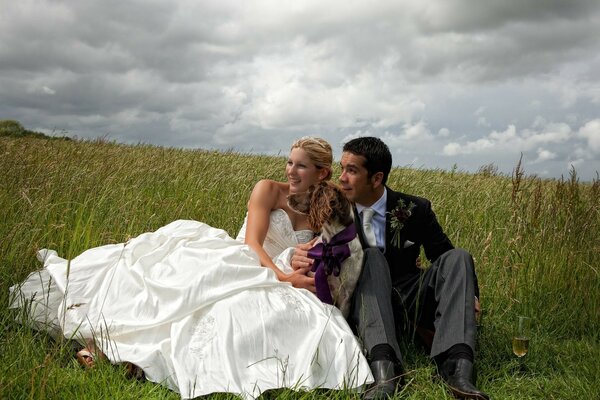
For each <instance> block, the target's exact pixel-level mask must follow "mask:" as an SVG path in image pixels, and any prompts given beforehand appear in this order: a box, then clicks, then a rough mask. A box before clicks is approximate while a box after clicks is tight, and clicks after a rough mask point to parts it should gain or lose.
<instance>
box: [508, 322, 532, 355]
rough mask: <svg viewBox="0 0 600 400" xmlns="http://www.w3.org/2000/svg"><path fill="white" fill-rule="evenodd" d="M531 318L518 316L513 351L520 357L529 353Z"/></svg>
mask: <svg viewBox="0 0 600 400" xmlns="http://www.w3.org/2000/svg"><path fill="white" fill-rule="evenodd" d="M530 331H531V318H529V317H523V316H519V317H517V325H516V327H515V333H514V335H513V340H512V349H513V353H515V355H516V356H517V357H519V358H521V357H523V356H524V355H525V354H527V351H528V350H529V338H530V336H531V332H530Z"/></svg>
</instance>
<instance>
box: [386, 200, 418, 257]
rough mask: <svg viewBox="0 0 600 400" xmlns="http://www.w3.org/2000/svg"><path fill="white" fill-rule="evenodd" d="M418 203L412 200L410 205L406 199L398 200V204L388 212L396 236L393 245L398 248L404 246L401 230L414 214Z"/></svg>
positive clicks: (393, 237) (393, 238)
mask: <svg viewBox="0 0 600 400" xmlns="http://www.w3.org/2000/svg"><path fill="white" fill-rule="evenodd" d="M416 206H417V205H416V204H415V203H413V202H412V201H411V202H410V203H408V205H406V204H404V200H402V199H400V200H398V205H397V206H396V207H395V208H393V209H392V211H388V212H387V214H389V215H390V227H391V228H392V232H393V233H394V236H392V245H394V246H396V247H397V248H399V249H400V248H402V243H400V231H401V230H402V228H403V227H404V223H405V222H406V220H407V219H408V218H409V217H410V216H411V215H412V210H413V209H414V208H415V207H416Z"/></svg>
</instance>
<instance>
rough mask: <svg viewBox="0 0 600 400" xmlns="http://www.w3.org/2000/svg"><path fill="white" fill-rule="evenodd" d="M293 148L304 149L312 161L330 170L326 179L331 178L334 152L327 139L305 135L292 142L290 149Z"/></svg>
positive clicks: (319, 166) (317, 165)
mask: <svg viewBox="0 0 600 400" xmlns="http://www.w3.org/2000/svg"><path fill="white" fill-rule="evenodd" d="M293 149H302V150H304V151H305V152H306V155H307V156H308V158H310V161H312V162H313V163H314V164H315V166H316V167H317V168H319V169H321V168H325V169H327V170H328V171H329V173H328V174H327V176H326V177H325V180H329V179H331V174H332V168H331V166H332V164H333V152H332V151H331V145H330V144H329V143H327V141H326V140H324V139H321V138H318V137H312V136H304V137H301V138H300V139H298V140H296V141H295V142H294V143H293V144H292V148H291V149H290V150H293Z"/></svg>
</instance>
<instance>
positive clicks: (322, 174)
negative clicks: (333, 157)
mask: <svg viewBox="0 0 600 400" xmlns="http://www.w3.org/2000/svg"><path fill="white" fill-rule="evenodd" d="M331 175H332V171H331V168H327V167H321V168H319V180H320V181H321V182H324V181H328V180H329V179H331Z"/></svg>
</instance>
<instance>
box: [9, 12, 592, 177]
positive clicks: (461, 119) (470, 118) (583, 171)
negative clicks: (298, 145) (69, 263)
mask: <svg viewBox="0 0 600 400" xmlns="http://www.w3.org/2000/svg"><path fill="white" fill-rule="evenodd" d="M599 35H600V2H599V1H597V0H587V1H586V0H563V1H559V0H472V1H470V0H439V1H432V0H428V1H423V0H414V1H413V0H404V1H367V0H361V1H353V0H339V1H326V0H314V1H312V0H311V1H300V0H298V1H279V0H271V1H254V0H252V1H242V0H238V1H227V0H216V1H200V0H143V1H142V0H139V1H133V0H127V1H121V0H119V1H117V0H96V1H86V0H77V1H73V0H69V1H59V0H47V1H43V0H37V1H35V0H18V1H16V0H0V119H16V120H18V121H20V122H21V123H22V124H23V125H24V126H25V127H26V128H27V129H31V130H37V131H41V132H46V133H50V132H52V131H54V132H56V133H62V132H66V133H67V134H68V135H69V136H77V137H80V138H92V137H99V136H103V137H107V138H109V139H112V140H116V141H118V142H124V143H138V142H143V143H150V144H156V145H166V146H173V147H186V148H189V147H202V148H208V149H234V150H238V151H242V152H256V153H268V154H278V153H280V154H287V151H288V149H289V145H290V143H291V142H292V141H293V140H294V139H295V138H297V137H300V136H303V135H317V136H322V137H324V138H326V139H328V140H329V141H330V142H331V144H332V146H333V147H334V148H335V149H336V159H339V155H340V150H339V149H340V148H341V146H342V144H343V143H344V142H345V141H347V140H348V139H350V138H353V137H357V136H364V135H372V136H378V137H381V138H382V139H384V141H386V142H387V143H388V145H389V146H390V149H391V150H392V154H393V157H394V164H395V165H398V166H413V167H416V168H427V169H431V168H441V169H450V168H452V166H453V165H454V164H456V166H457V168H458V169H459V170H462V171H472V172H475V171H477V170H478V169H479V167H481V166H482V165H487V164H490V163H493V164H495V165H496V166H497V167H498V170H499V171H500V172H503V173H507V174H510V173H511V171H512V170H513V168H514V167H515V165H516V163H517V161H518V160H519V157H520V154H521V153H523V166H524V170H525V173H526V174H527V175H534V174H535V175H538V176H540V177H548V178H552V177H556V178H560V177H561V175H563V176H565V177H567V176H568V174H569V168H570V166H571V165H573V166H574V167H575V169H576V171H577V173H578V175H579V177H580V179H582V180H591V179H592V178H594V177H596V171H600V39H599V37H600V36H599Z"/></svg>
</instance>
